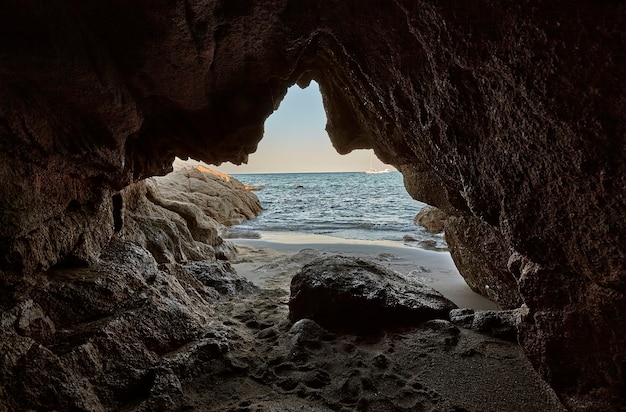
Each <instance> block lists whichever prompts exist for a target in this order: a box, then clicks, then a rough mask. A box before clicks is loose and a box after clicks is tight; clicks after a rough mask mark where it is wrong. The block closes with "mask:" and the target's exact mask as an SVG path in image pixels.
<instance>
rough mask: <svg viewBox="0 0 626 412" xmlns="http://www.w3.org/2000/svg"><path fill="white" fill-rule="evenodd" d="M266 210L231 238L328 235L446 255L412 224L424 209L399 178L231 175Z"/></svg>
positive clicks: (433, 237)
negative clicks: (390, 243) (426, 250)
mask: <svg viewBox="0 0 626 412" xmlns="http://www.w3.org/2000/svg"><path fill="white" fill-rule="evenodd" d="M233 177H235V178H236V179H238V180H239V181H241V182H242V183H244V184H246V185H249V186H257V187H259V189H258V190H256V191H255V192H254V193H255V194H256V195H257V196H258V198H259V200H260V201H261V205H262V206H263V211H262V212H261V214H260V215H259V216H258V217H256V218H255V219H252V220H249V221H246V222H244V223H242V224H240V225H237V226H233V227H231V228H229V229H228V231H227V232H226V233H224V236H225V237H227V238H263V236H264V234H268V233H298V234H312V235H325V236H331V237H335V238H340V239H346V240H352V239H354V240H371V241H393V242H398V243H402V244H405V245H408V246H413V247H417V248H422V249H428V250H438V251H447V247H446V244H445V241H444V239H443V235H442V234H432V233H429V232H427V231H426V230H425V229H424V228H422V227H421V226H418V225H416V224H414V223H413V219H414V218H415V215H416V214H417V213H418V212H419V211H420V210H421V209H422V208H423V207H424V206H425V204H424V203H422V202H419V201H416V200H415V199H413V198H412V197H411V196H409V194H408V193H407V192H406V189H405V188H404V184H403V181H402V175H401V174H400V172H397V171H391V172H388V173H379V174H368V173H365V172H336V173H276V174H233Z"/></svg>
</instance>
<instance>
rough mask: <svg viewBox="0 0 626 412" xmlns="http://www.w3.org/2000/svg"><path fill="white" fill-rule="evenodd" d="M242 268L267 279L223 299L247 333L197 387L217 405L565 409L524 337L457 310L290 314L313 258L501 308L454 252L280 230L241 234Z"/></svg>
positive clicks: (230, 317)
mask: <svg viewBox="0 0 626 412" xmlns="http://www.w3.org/2000/svg"><path fill="white" fill-rule="evenodd" d="M234 243H235V244H236V245H237V248H238V249H239V255H238V257H237V258H236V259H235V260H234V261H233V266H234V267H235V268H236V270H237V271H238V272H239V273H240V274H242V275H244V276H246V277H247V278H248V279H249V280H250V281H252V282H253V283H255V284H256V285H257V286H259V287H260V288H261V289H260V292H259V293H258V294H253V295H250V296H240V297H234V298H230V299H225V300H224V301H223V302H221V303H220V305H221V307H220V308H219V313H221V314H222V315H221V316H222V319H221V320H222V322H223V323H224V325H228V326H229V327H230V328H232V330H233V331H236V333H234V335H233V336H236V342H232V344H231V348H230V350H229V352H228V354H227V356H226V359H225V360H223V361H221V362H218V361H215V365H214V370H215V373H214V374H209V375H206V376H204V377H203V378H202V379H195V380H194V381H193V382H192V383H191V384H190V385H189V386H188V387H186V388H185V399H186V402H187V404H188V406H189V407H190V408H192V409H198V410H207V411H538V410H541V411H546V412H547V411H562V410H564V408H563V407H562V406H561V404H560V402H559V401H558V399H557V398H556V396H555V394H554V393H553V391H552V390H551V389H550V388H549V387H548V386H547V384H546V383H545V382H544V381H543V380H542V379H541V378H540V377H539V376H538V375H537V373H536V372H535V371H534V370H533V369H532V367H531V365H530V364H529V362H528V361H527V360H526V359H525V357H524V355H523V353H522V351H521V349H520V347H519V346H518V345H516V344H514V343H511V342H506V341H502V340H499V339H496V338H492V337H489V336H486V335H482V334H479V333H476V332H475V331H472V330H468V329H464V328H460V327H457V326H455V325H453V324H451V323H449V322H447V321H445V320H435V321H430V322H426V323H424V324H422V325H419V326H416V327H412V328H401V329H395V330H386V331H381V332H380V333H377V334H375V335H371V336H358V335H354V334H343V333H331V332H329V331H325V330H323V329H322V328H320V327H319V326H318V325H317V324H315V323H314V322H312V321H308V320H303V321H300V322H298V323H296V324H295V325H292V324H290V322H289V321H288V319H287V314H288V306H287V304H288V301H289V292H288V290H289V282H290V280H291V276H292V275H293V274H294V273H295V272H296V271H297V270H298V269H299V268H300V267H301V266H302V265H303V264H305V263H307V262H309V261H310V260H312V259H314V258H317V257H319V256H324V255H330V254H341V255H347V256H357V257H362V258H369V259H371V260H373V261H374V262H376V263H378V264H381V265H384V266H387V267H389V268H392V269H394V270H396V271H398V272H400V273H402V274H405V275H408V276H410V277H413V278H415V279H418V280H420V281H424V282H427V283H428V284H430V285H431V286H432V287H434V288H435V289H437V290H439V291H440V292H441V293H442V294H444V295H445V296H447V297H448V298H449V299H451V300H453V301H454V302H455V303H456V304H457V305H459V306H460V307H472V308H475V309H495V308H496V305H495V304H493V303H492V302H490V301H489V300H487V299H485V298H483V297H482V296H479V295H477V294H475V293H473V292H472V291H471V290H470V289H469V288H468V287H467V285H465V282H464V281H463V279H462V278H461V277H460V275H459V274H458V272H457V271H456V269H455V267H454V264H453V263H452V260H451V258H450V256H449V254H447V253H442V252H431V251H424V250H419V249H415V248H411V247H405V246H398V244H395V243H392V242H361V241H355V242H352V241H350V242H347V241H343V240H340V239H335V238H327V237H319V236H308V235H306V236H302V235H297V236H293V235H290V234H275V235H272V236H265V237H264V238H263V239H238V240H235V241H234Z"/></svg>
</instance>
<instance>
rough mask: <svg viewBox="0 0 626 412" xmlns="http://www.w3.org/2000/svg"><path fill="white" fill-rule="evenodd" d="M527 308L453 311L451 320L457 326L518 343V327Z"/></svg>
mask: <svg viewBox="0 0 626 412" xmlns="http://www.w3.org/2000/svg"><path fill="white" fill-rule="evenodd" d="M527 313H528V309H527V308H518V309H512V310H500V311H496V310H474V309H468V308H464V309H453V310H451V311H450V320H451V321H452V322H453V323H456V324H457V325H460V326H463V327H464V328H468V329H476V330H477V331H479V332H481V333H484V334H487V335H490V336H493V337H496V338H500V339H504V340H509V341H512V342H517V333H518V326H519V324H520V323H521V321H522V318H523V316H525V315H526V314H527Z"/></svg>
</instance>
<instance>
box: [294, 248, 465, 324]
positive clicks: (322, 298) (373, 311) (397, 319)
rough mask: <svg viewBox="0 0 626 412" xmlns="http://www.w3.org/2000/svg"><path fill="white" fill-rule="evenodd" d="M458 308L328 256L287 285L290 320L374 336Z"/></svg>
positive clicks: (375, 269) (371, 266) (394, 277)
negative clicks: (388, 329)
mask: <svg viewBox="0 0 626 412" xmlns="http://www.w3.org/2000/svg"><path fill="white" fill-rule="evenodd" d="M454 308H456V305H455V304H454V303H452V302H451V301H449V300H448V299H446V298H445V297H444V296H443V295H441V294H440V293H439V292H437V291H436V290H434V289H432V288H431V287H429V286H426V285H424V284H421V283H417V282H414V281H410V280H408V279H405V278H404V277H402V276H401V275H400V274H398V273H396V272H393V271H391V270H389V269H386V268H384V267H382V266H379V265H376V264H375V263H373V262H369V261H367V260H363V259H358V258H349V257H344V256H332V257H328V258H320V259H317V260H314V261H313V262H311V263H308V264H306V265H304V266H303V267H302V269H301V270H300V271H298V273H296V274H295V276H294V277H293V279H292V280H291V298H290V299H289V319H290V320H291V321H292V322H296V321H298V320H300V319H305V318H306V319H311V320H314V321H315V322H317V323H319V324H320V325H322V326H325V327H329V328H336V329H344V330H362V331H370V332H371V331H375V330H377V329H380V328H384V327H390V326H391V327H392V326H398V325H404V326H407V325H417V324H420V323H423V322H425V321H427V320H430V319H447V318H448V312H449V311H450V310H451V309H454Z"/></svg>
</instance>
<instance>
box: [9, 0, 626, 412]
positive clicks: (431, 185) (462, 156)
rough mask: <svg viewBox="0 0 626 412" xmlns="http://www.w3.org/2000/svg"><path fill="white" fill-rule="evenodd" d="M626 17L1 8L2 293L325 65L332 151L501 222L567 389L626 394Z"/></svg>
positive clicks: (539, 344)
mask: <svg viewBox="0 0 626 412" xmlns="http://www.w3.org/2000/svg"><path fill="white" fill-rule="evenodd" d="M625 23H626V6H624V5H623V4H622V3H621V2H614V1H601V2H591V1H581V2H575V3H572V2H562V1H556V0H555V1H544V2H538V1H530V0H529V1H497V2H496V1H491V0H478V1H474V2H471V4H470V3H467V2H454V1H426V0H423V1H403V0H394V1H389V2H380V1H374V0H372V1H358V2H357V1H342V2H337V1H328V2H319V1H309V0H298V1H296V0H272V1H251V2H240V1H231V0H229V1H226V0H223V1H218V0H214V1H211V0H188V1H164V0H158V1H154V2H150V3H149V4H148V3H146V2H125V1H112V2H72V1H63V0H57V1H51V2H28V3H18V2H5V3H4V4H2V5H0V62H1V63H0V176H1V179H0V210H1V214H0V216H1V220H0V222H1V223H2V224H1V225H0V247H1V249H0V269H1V270H2V276H1V277H0V279H1V283H0V289H2V294H3V295H6V297H7V299H3V301H11V299H12V294H11V292H10V291H11V290H12V288H13V287H14V285H15V284H20V283H21V282H24V281H28V279H29V276H31V275H32V274H34V273H35V272H36V271H38V270H46V269H48V268H50V267H52V266H54V265H57V264H59V263H65V264H74V263H90V262H95V260H96V259H97V256H98V255H99V253H100V251H101V249H102V247H104V245H106V244H107V242H108V241H109V239H110V237H111V236H112V234H113V232H114V229H115V228H116V225H117V223H119V219H118V220H117V221H116V217H115V214H114V213H113V212H114V210H115V208H114V207H113V206H114V203H115V202H116V201H119V200H114V199H115V198H114V197H113V196H114V194H115V193H117V191H119V190H120V189H122V188H124V187H126V186H128V185H129V184H131V183H133V182H135V181H137V180H139V179H142V178H145V177H148V176H151V175H155V174H164V173H166V172H167V171H169V170H170V168H171V166H170V165H171V163H172V161H173V159H174V156H176V155H177V156H179V157H182V158H186V157H188V156H192V157H194V158H197V159H203V160H205V161H207V162H211V163H219V162H222V161H226V160H231V161H234V162H243V161H245V160H246V158H247V154H248V153H251V152H253V151H254V150H255V149H256V145H257V143H258V141H259V140H260V138H261V136H262V131H263V122H264V120H265V119H266V118H267V116H268V115H269V114H270V113H271V112H272V111H273V110H275V109H276V108H277V107H278V104H279V103H280V101H281V99H282V97H283V96H284V95H285V93H286V89H287V87H288V86H290V85H292V84H294V83H298V84H300V85H306V84H307V83H308V82H309V81H310V80H311V79H315V80H316V81H317V82H318V83H319V84H320V88H321V92H322V96H323V99H324V105H325V108H326V111H327V116H328V124H327V131H328V133H329V135H330V137H331V140H332V142H333V145H334V146H335V148H336V149H337V151H338V152H340V153H346V152H349V151H350V150H352V149H356V148H368V147H371V148H374V150H375V151H376V153H377V155H378V156H379V157H380V158H381V159H382V160H384V161H386V162H388V163H391V164H393V165H395V166H396V167H398V168H399V170H401V171H402V173H403V175H404V178H405V183H406V187H407V190H408V191H409V193H411V194H412V195H413V196H414V197H415V198H417V199H420V200H422V201H425V202H427V203H430V204H432V205H434V206H437V207H439V208H441V209H442V210H444V211H445V212H446V213H448V214H449V215H452V216H457V217H461V218H463V219H474V222H480V223H477V224H478V225H479V226H481V225H487V226H488V227H489V228H490V229H489V230H491V231H493V232H494V233H497V234H498V236H501V239H502V243H503V249H504V250H505V251H508V252H507V253H509V254H510V256H509V260H508V262H507V268H508V270H509V271H510V272H511V274H512V275H513V277H514V278H515V279H516V283H517V289H518V290H519V294H520V296H521V298H522V300H523V302H524V303H525V304H526V305H527V306H528V309H529V310H528V315H527V316H526V317H525V319H524V323H523V328H522V330H521V331H520V341H521V343H522V345H523V346H524V349H525V351H526V353H527V354H528V356H529V358H530V360H531V361H532V362H533V364H534V365H535V367H536V368H537V369H538V370H539V371H540V372H541V373H542V374H543V376H544V377H545V378H546V379H547V381H548V382H549V383H550V384H551V385H552V386H553V387H554V388H555V389H556V391H557V392H558V393H559V395H560V396H561V397H562V399H563V400H564V401H565V402H566V403H567V404H568V405H569V406H570V407H571V408H574V409H576V408H584V407H590V408H596V409H599V408H601V407H606V408H609V409H611V408H613V409H615V408H617V407H619V405H623V404H624V402H625V400H624V395H623V393H624V390H623V389H624V385H625V376H624V375H625V373H626V349H624V348H625V347H626V345H625V344H624V343H625V342H624V337H623V336H622V334H621V331H622V330H624V328H625V327H626V298H625V297H624V293H625V291H626V274H625V273H626V271H625V265H626V263H625V262H626V259H625V257H624V250H625V245H626V220H625V219H624V216H623V210H625V206H626V197H625V196H624V193H625V192H626V163H625V162H624V161H623V159H624V157H625V155H626V149H625V144H624V140H625V139H624V136H626V133H625V127H624V126H625V123H624V119H625V118H626V116H625V114H626V113H625V112H626V99H625V98H624V96H625V93H624V92H625V90H624V89H625V87H626V86H625V84H624V82H623V79H624V78H625V74H626V73H625V71H626V65H625V64H624V60H625V59H624V52H623V50H625V49H626V47H625V46H626V41H625V39H624V31H623V28H624V27H625ZM116 222H117V223H116ZM466 232H467V231H466ZM467 241H471V243H472V244H471V246H472V249H473V250H479V249H480V248H484V247H487V246H488V245H489V242H490V241H487V242H486V243H483V239H467ZM485 256H488V254H487V255H485ZM3 304H4V303H3Z"/></svg>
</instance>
